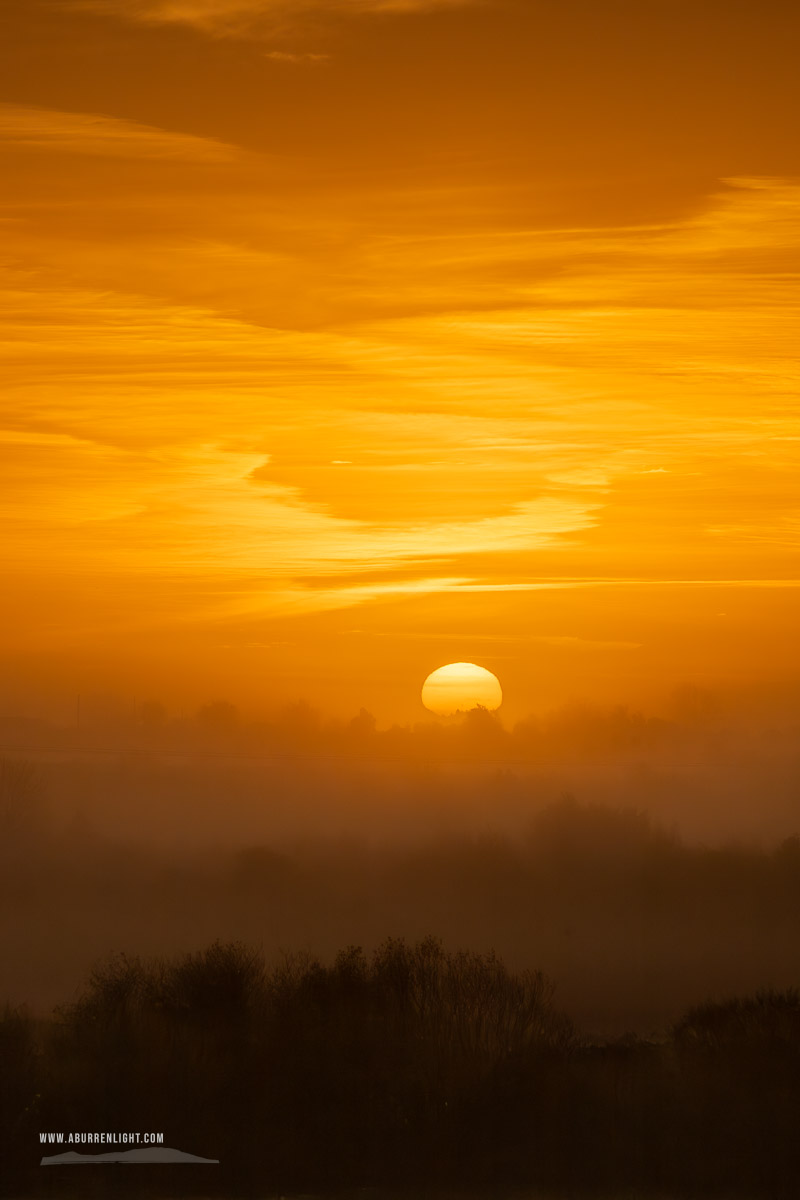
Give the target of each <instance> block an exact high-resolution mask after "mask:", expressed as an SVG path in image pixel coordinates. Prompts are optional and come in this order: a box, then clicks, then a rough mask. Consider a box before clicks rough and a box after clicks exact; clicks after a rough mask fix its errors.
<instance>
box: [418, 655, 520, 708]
mask: <svg viewBox="0 0 800 1200" xmlns="http://www.w3.org/2000/svg"><path fill="white" fill-rule="evenodd" d="M422 703H423V704H424V705H425V707H426V708H427V709H428V710H429V711H430V712H434V713H436V714H437V715H438V716H440V717H450V716H452V715H453V713H457V712H468V711H469V710H470V709H471V708H477V707H478V705H480V706H481V707H482V708H488V709H489V710H490V711H491V712H493V711H494V710H495V709H496V708H499V707H500V705H501V704H502V703H503V691H502V688H501V687H500V681H499V679H498V678H497V676H496V675H493V674H492V672H491V671H487V670H486V668H485V667H476V666H475V664H474V663H448V664H447V666H446V667H439V669H438V670H437V671H432V672H431V674H430V675H429V676H428V678H427V679H426V680H425V682H424V684H423V685H422Z"/></svg>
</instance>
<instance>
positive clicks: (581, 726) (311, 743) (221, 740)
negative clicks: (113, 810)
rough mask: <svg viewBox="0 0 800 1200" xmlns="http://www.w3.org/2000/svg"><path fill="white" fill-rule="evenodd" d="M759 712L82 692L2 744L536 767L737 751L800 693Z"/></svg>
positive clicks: (797, 714) (685, 697) (783, 728)
mask: <svg viewBox="0 0 800 1200" xmlns="http://www.w3.org/2000/svg"><path fill="white" fill-rule="evenodd" d="M781 699H782V701H783V703H781V704H780V705H778V704H777V703H775V704H773V706H772V707H771V708H767V709H766V710H765V711H761V710H760V708H759V707H758V705H754V706H749V705H747V704H746V703H744V702H739V703H738V704H737V703H736V702H735V701H734V700H733V699H732V698H731V697H723V696H721V695H717V694H715V693H712V692H706V691H704V690H702V689H699V688H695V687H691V686H684V687H681V688H678V689H676V690H675V692H674V693H673V694H672V696H670V697H669V698H667V699H666V700H665V701H664V702H663V703H662V706H661V707H662V711H661V713H660V714H658V715H656V714H654V713H650V714H648V713H645V712H643V711H640V710H638V709H636V708H631V707H630V706H629V705H625V704H616V705H612V706H603V705H598V704H591V703H588V702H579V701H574V702H570V703H567V704H564V705H562V706H561V707H559V708H555V709H552V710H550V711H549V712H544V713H541V714H539V715H530V716H527V717H525V718H524V719H522V720H518V721H516V722H514V723H513V724H509V723H507V722H506V721H505V720H504V719H503V717H502V716H501V714H499V713H491V712H488V711H487V710H486V709H484V708H481V707H477V708H475V709H472V710H471V711H469V712H465V713H461V714H458V715H457V716H456V717H453V718H449V719H446V720H442V719H440V718H434V717H432V716H430V715H428V716H426V717H425V718H423V719H421V720H418V721H416V722H414V723H411V724H406V725H398V724H394V725H392V726H391V727H389V728H379V727H378V722H377V720H376V717H375V716H374V715H373V714H372V713H371V712H369V711H367V710H366V709H364V708H362V709H361V710H360V711H359V713H358V714H356V715H354V716H353V717H352V718H350V719H349V720H348V719H341V718H335V717H330V716H327V715H325V714H323V713H322V712H320V711H319V710H317V709H315V708H313V707H312V706H311V705H309V704H308V703H306V702H305V701H298V702H295V703H291V704H285V705H283V706H282V707H280V708H276V709H275V711H274V712H273V713H271V714H270V715H269V717H267V718H253V717H250V716H247V715H245V714H243V713H242V712H241V711H240V710H239V708H237V706H236V705H235V704H232V703H230V702H229V701H227V700H215V701H212V702H209V703H206V704H201V705H199V706H198V707H197V708H195V709H194V710H193V711H185V712H182V713H180V714H176V713H174V712H172V713H170V712H168V711H167V709H166V708H165V707H164V705H163V704H161V703H160V702H158V701H153V700H151V701H146V702H144V703H141V702H139V703H133V704H131V703H130V702H127V701H123V700H121V699H119V698H113V697H97V698H94V699H92V698H91V697H89V698H84V699H83V701H82V703H81V706H80V710H79V711H78V710H76V713H75V714H74V715H73V716H71V719H70V720H68V721H66V722H64V723H55V722H52V721H48V720H45V719H43V718H32V717H23V716H9V715H0V743H2V744H3V745H4V746H5V747H8V748H16V749H17V750H19V751H31V752H35V751H37V750H55V751H58V750H65V751H70V750H75V749H79V748H81V747H83V748H85V749H87V750H89V751H91V750H93V749H94V750H98V749H102V750H106V751H113V750H117V751H120V750H127V751H135V752H141V753H150V752H152V753H155V754H158V753H159V752H165V753H182V752H184V753H190V754H198V753H200V754H204V755H206V756H214V755H219V756H225V755H230V756H237V755H240V756H244V757H246V756H259V755H261V756H264V757H270V756H273V757H277V758H281V757H283V758H289V757H292V756H317V757H332V758H340V759H344V760H348V759H356V760H359V759H363V758H367V759H374V760H376V761H381V760H385V761H389V762H397V761H400V762H408V763H413V762H428V761H436V762H448V761H455V762H461V761H463V760H464V759H465V758H466V760H467V761H475V762H487V761H488V762H492V761H496V760H498V759H501V760H502V761H503V762H508V763H515V762H516V763H530V762H540V761H547V760H552V759H556V760H558V759H561V758H563V757H564V756H565V755H567V756H569V757H571V758H573V757H578V758H579V759H586V758H588V759H593V758H595V757H600V758H603V757H605V756H609V755H610V756H616V755H623V756H624V755H628V754H636V753H641V752H643V751H650V752H657V753H658V752H661V753H671V752H675V751H679V750H681V749H683V750H687V749H689V750H691V749H692V748H695V749H697V748H702V750H703V751H704V752H708V751H714V750H719V751H721V750H723V749H725V748H728V749H731V750H734V751H735V750H736V749H737V747H738V748H741V746H742V742H743V740H744V741H746V742H748V743H752V744H753V745H754V746H760V747H765V746H771V747H773V748H774V747H781V746H783V745H784V744H785V743H786V742H787V740H789V739H791V738H793V737H794V738H796V736H797V733H798V730H800V698H798V696H797V695H796V694H792V695H791V697H789V698H788V699H787V698H786V697H781Z"/></svg>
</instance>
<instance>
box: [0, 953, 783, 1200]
mask: <svg viewBox="0 0 800 1200" xmlns="http://www.w3.org/2000/svg"><path fill="white" fill-rule="evenodd" d="M0 1050H1V1051H2V1059H3V1064H4V1070H3V1073H2V1075H1V1076H0V1143H2V1144H1V1145H0V1155H2V1158H3V1161H4V1165H5V1168H6V1169H5V1174H4V1179H5V1186H6V1189H7V1191H8V1192H9V1193H11V1194H14V1195H24V1194H32V1193H41V1194H44V1192H42V1188H44V1187H46V1188H47V1189H48V1190H47V1194H52V1188H54V1187H55V1188H57V1189H60V1190H61V1191H62V1194H63V1193H64V1192H68V1193H74V1194H79V1193H80V1192H81V1189H82V1188H85V1187H86V1186H89V1184H88V1183H87V1177H86V1175H85V1174H84V1170H85V1169H84V1168H80V1173H78V1169H77V1168H48V1171H47V1179H46V1181H43V1176H42V1172H41V1170H40V1169H39V1168H38V1167H37V1166H36V1165H35V1164H36V1163H37V1162H38V1157H39V1155H40V1154H41V1153H48V1152H52V1151H51V1150H45V1151H43V1150H42V1148H41V1146H40V1144H39V1136H38V1135H39V1131H40V1130H45V1131H46V1130H69V1129H74V1130H83V1131H87V1130H142V1129H148V1130H163V1131H164V1132H165V1134H166V1144H168V1145H171V1146H173V1147H175V1148H179V1149H182V1150H186V1151H188V1152H190V1153H196V1154H199V1155H202V1156H204V1157H213V1158H219V1159H220V1160H221V1165H220V1167H219V1168H218V1169H217V1168H215V1169H214V1172H212V1173H211V1174H209V1173H208V1172H209V1171H210V1170H211V1169H210V1168H204V1169H202V1170H201V1169H200V1168H192V1169H187V1168H185V1167H181V1168H168V1167H148V1168H146V1170H147V1172H148V1177H147V1190H148V1194H153V1189H155V1191H156V1192H158V1191H160V1192H161V1194H170V1195H177V1194H188V1195H196V1194H198V1193H201V1192H205V1191H207V1190H210V1191H213V1192H216V1193H217V1194H220V1195H224V1196H227V1197H230V1196H235V1195H245V1194H253V1195H260V1196H264V1195H277V1194H279V1193H292V1192H295V1193H297V1192H309V1191H311V1192H322V1193H334V1192H341V1191H342V1190H343V1189H356V1188H387V1189H393V1192H392V1194H397V1192H398V1190H399V1191H400V1192H402V1190H403V1189H407V1191H408V1193H409V1194H413V1195H419V1193H420V1190H421V1189H427V1190H430V1192H432V1193H434V1194H435V1193H436V1190H437V1189H440V1190H441V1194H445V1193H446V1194H452V1189H456V1190H459V1191H463V1192H464V1193H467V1192H474V1193H475V1192H485V1193H486V1194H491V1195H492V1196H493V1197H497V1196H498V1195H510V1194H512V1193H513V1192H515V1191H516V1189H520V1188H525V1189H542V1191H543V1193H544V1194H548V1195H554V1196H565V1197H566V1196H572V1197H575V1196H583V1195H586V1196H590V1195H598V1196H602V1195H606V1196H607V1195H615V1196H616V1195H621V1194H624V1195H640V1196H654V1197H655V1196H663V1195H670V1196H673V1197H684V1196H685V1197H698V1196H704V1197H705V1196H714V1197H720V1198H722V1197H732V1196H741V1197H747V1198H750V1200H752V1198H753V1197H765V1198H771V1197H775V1198H776V1200H778V1198H780V1200H783V1198H784V1197H785V1198H786V1200H788V1198H789V1197H795V1196H796V1195H797V1185H798V1182H799V1181H800V1139H798V1137H797V1130H798V1122H799V1121H800V996H798V993H797V992H796V991H791V990H789V991H784V992H774V991H773V992H762V993H760V994H757V995H755V996H753V997H750V998H745V999H737V1000H731V1001H728V1002H725V1003H713V1004H712V1003H707V1004H703V1005H701V1006H699V1007H695V1008H693V1009H691V1010H690V1011H688V1012H687V1013H686V1014H685V1015H684V1016H683V1017H682V1018H681V1019H680V1020H679V1021H678V1022H677V1023H676V1024H674V1025H673V1026H672V1027H671V1028H669V1029H668V1030H667V1031H665V1033H664V1034H663V1036H661V1037H660V1038H658V1039H656V1040H652V1039H651V1040H640V1039H637V1038H635V1037H632V1036H629V1037H626V1038H622V1039H619V1040H616V1041H612V1042H605V1043H597V1042H592V1041H591V1040H587V1039H585V1038H581V1037H579V1036H578V1035H577V1034H576V1032H575V1030H574V1028H573V1027H572V1025H571V1023H570V1021H569V1019H568V1018H567V1017H566V1016H565V1015H564V1014H563V1013H562V1012H560V1011H559V1010H558V1008H557V1007H556V1005H555V1004H554V1000H553V989H552V985H551V984H550V983H549V981H548V980H547V979H546V978H545V977H544V976H543V975H542V974H541V973H540V972H538V971H534V970H520V971H513V970H510V969H508V968H507V967H506V966H505V965H504V963H503V962H502V961H501V960H500V959H499V958H498V957H497V956H496V955H495V954H493V953H483V954H478V953H474V952H471V951H447V950H445V949H444V947H443V946H442V945H441V943H440V942H438V941H437V940H436V939H434V938H430V937H428V938H425V939H423V940H421V941H419V942H417V943H407V942H406V941H404V940H403V939H397V938H395V939H390V940H388V941H385V942H384V943H382V944H381V945H380V946H378V947H377V949H376V950H375V951H374V952H373V953H372V954H366V953H364V952H363V951H362V950H361V949H360V948H358V947H355V946H351V947H348V948H347V949H345V950H343V951H341V952H340V953H339V954H338V955H337V956H336V957H335V959H334V960H333V961H332V963H329V964H326V963H324V962H322V961H320V960H319V959H317V958H315V957H313V956H309V955H287V956H286V957H284V959H283V960H282V961H280V962H278V963H276V964H272V965H268V964H267V963H266V962H265V960H264V958H263V957H262V955H261V954H260V953H259V952H257V951H256V950H254V949H253V948H251V947H248V946H246V945H242V944H238V943H228V944H224V943H220V942H217V943H214V944H212V945H211V946H210V947H208V948H207V949H206V950H204V951H202V952H199V953H194V954H182V955H178V956H175V957H172V958H168V959H157V960H148V961H143V960H140V959H139V958H136V957H126V956H125V955H118V956H116V957H113V958H111V959H107V960H106V961H105V962H104V963H102V964H101V965H99V966H97V967H96V968H95V970H94V971H93V972H92V974H91V976H90V978H89V980H88V982H87V983H86V985H85V986H84V988H83V990H82V992H81V994H80V995H79V997H78V998H77V999H76V1000H75V1001H73V1002H72V1003H70V1004H66V1005H64V1006H62V1007H61V1008H59V1009H57V1010H56V1012H55V1013H54V1014H53V1016H52V1017H51V1018H50V1019H47V1020H38V1021H37V1020H34V1019H33V1018H31V1017H29V1016H27V1015H26V1014H25V1013H24V1012H22V1011H16V1012H14V1011H7V1012H6V1013H5V1015H4V1017H3V1018H2V1021H0ZM112 1169H113V1170H114V1172H115V1174H114V1180H113V1182H114V1185H115V1186H116V1184H117V1181H118V1180H119V1179H120V1176H119V1172H120V1170H121V1169H120V1168H111V1169H109V1168H105V1170H112ZM143 1169H144V1168H139V1169H138V1170H139V1171H141V1170H143ZM132 1170H136V1169H135V1168H127V1169H126V1171H132ZM51 1172H52V1173H51ZM198 1172H199V1173H200V1174H199V1175H198ZM104 1179H106V1180H107V1179H108V1177H104ZM123 1186H125V1187H128V1188H129V1187H131V1186H133V1180H132V1178H131V1177H129V1176H127V1175H126V1178H125V1182H124V1185H123V1182H121V1181H120V1187H121V1188H123ZM135 1186H137V1187H139V1188H142V1187H143V1186H144V1185H143V1182H142V1179H141V1176H138V1177H137V1180H136V1185H135ZM106 1194H107V1193H106Z"/></svg>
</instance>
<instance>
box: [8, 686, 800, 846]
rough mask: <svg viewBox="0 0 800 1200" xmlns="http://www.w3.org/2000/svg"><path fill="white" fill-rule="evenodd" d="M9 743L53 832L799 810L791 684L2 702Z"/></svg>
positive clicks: (142, 833) (798, 734)
mask: <svg viewBox="0 0 800 1200" xmlns="http://www.w3.org/2000/svg"><path fill="white" fill-rule="evenodd" d="M0 754H5V755H6V756H7V757H9V758H10V759H20V758H22V759H25V760H28V761H31V762H33V763H35V764H36V769H37V775H38V779H39V782H40V784H41V789H40V790H41V793H42V804H43V805H44V806H45V807H46V827H47V829H48V830H50V831H51V832H56V831H61V832H64V831H66V830H67V829H70V828H72V827H74V826H76V825H77V826H80V827H81V828H82V829H83V830H84V832H85V834H86V836H87V837H89V836H93V835H102V836H104V837H107V838H112V839H122V840H125V841H141V842H143V843H145V844H146V845H149V846H153V845H160V846H171V847H174V848H176V849H182V850H185V849H187V848H190V847H191V848H200V847H202V846H214V847H217V848H218V847H220V846H223V845H225V846H228V847H230V848H237V847H242V846H246V845H249V844H251V843H253V842H254V841H256V842H257V841H262V840H268V841H269V842H270V843H275V842H278V843H281V844H285V843H287V842H291V841H292V840H293V839H296V838H308V837H325V838H329V837H332V836H335V837H341V836H344V837H351V836H357V837H358V838H360V839H366V840H369V841H372V842H373V843H378V842H382V841H392V842H397V841H398V840H417V839H419V838H420V837H424V838H427V837H430V836H431V835H435V834H444V833H459V834H462V833H469V832H472V833H478V832H483V831H486V830H493V831H497V832H503V833H507V834H509V835H511V834H514V835H517V834H520V833H522V834H524V833H525V831H526V830H527V828H528V826H529V824H530V821H531V819H532V818H534V817H535V815H536V813H537V812H539V811H540V810H541V808H542V807H543V806H545V805H547V804H549V803H551V802H552V801H553V800H554V799H555V798H556V797H558V796H559V795H562V794H564V793H571V794H574V795H577V796H578V797H579V798H580V799H581V800H583V801H585V802H592V803H599V804H604V805H611V806H620V805H621V806H631V807H635V808H637V809H641V810H642V811H644V812H646V813H648V815H650V816H651V817H652V818H653V819H654V820H656V821H657V822H659V823H661V824H663V825H665V826H667V827H671V826H673V825H675V826H677V828H678V829H679V831H680V833H681V835H682V836H683V837H684V838H686V839H687V840H689V841H706V842H712V843H719V842H727V841H731V840H744V841H748V842H749V841H754V842H761V843H764V844H769V843H774V842H776V841H779V840H781V839H782V838H785V837H787V836H791V835H792V834H794V833H795V832H796V831H797V829H798V824H800V820H799V817H798V814H799V812H800V806H799V804H798V802H799V801H800V690H798V688H791V687H785V688H783V689H778V688H772V689H762V691H761V692H755V691H750V692H749V693H748V692H739V693H735V692H733V691H730V690H729V691H728V692H719V693H714V692H710V691H703V690H700V689H698V688H695V687H691V686H686V687H683V688H680V689H678V690H677V691H676V692H674V693H673V694H672V695H670V696H669V697H667V698H666V699H665V700H664V701H663V702H662V703H661V704H660V706H659V707H658V711H657V712H653V713H645V712H640V711H636V710H633V709H631V708H627V707H614V708H608V709H603V708H598V707H591V706H588V705H585V704H578V703H575V704H570V705H567V706H566V707H563V708H561V709H558V710H555V711H553V712H549V713H545V714H542V715H540V716H531V717H529V718H528V719H526V720H524V721H521V722H519V723H517V724H516V725H514V726H513V727H509V726H507V725H506V724H504V722H503V719H502V718H501V717H499V716H497V715H494V714H490V713H488V712H486V711H485V710H474V711H473V712H470V713H467V714H464V715H461V716H458V717H456V718H451V719H449V720H441V719H435V718H430V719H428V720H425V721H422V722H420V723H418V724H416V725H413V726H405V727H401V726H393V727H391V728H389V729H380V728H379V727H378V725H377V722H376V720H375V718H374V717H373V716H372V715H371V714H370V713H368V712H366V711H365V710H363V709H362V710H361V712H360V713H359V714H358V715H357V716H355V717H353V719H352V720H350V721H346V722H342V721H337V720H331V719H327V718H325V717H324V716H323V715H322V714H320V713H318V712H316V711H315V710H314V709H312V708H311V707H309V706H308V705H307V704H305V703H302V702H301V703H297V704H292V705H288V706H285V707H284V708H282V709H280V710H278V711H276V712H275V713H274V714H272V716H271V717H270V718H269V719H267V720H259V721H255V720H249V719H247V718H246V717H245V716H243V715H242V714H241V713H240V712H239V711H238V709H237V708H236V707H235V706H234V705H233V704H231V703H229V702H227V701H215V702H211V703H207V704H203V705H201V706H200V707H199V708H198V709H197V711H196V712H195V713H194V714H193V715H191V716H185V715H183V716H174V715H170V714H168V713H167V711H166V710H165V709H164V707H163V706H162V705H160V704H159V703H157V702H155V701H151V702H147V703H144V704H138V705H133V706H132V705H125V704H123V702H122V701H120V700H118V699H114V698H109V697H105V698H94V699H92V698H84V699H83V700H82V702H81V705H80V709H77V708H76V713H75V724H74V725H73V726H72V727H66V726H56V725H52V724H48V723H46V722H44V721H41V720H33V719H28V718H22V717H4V718H3V717H0ZM14 819H16V818H12V822H13V820H14Z"/></svg>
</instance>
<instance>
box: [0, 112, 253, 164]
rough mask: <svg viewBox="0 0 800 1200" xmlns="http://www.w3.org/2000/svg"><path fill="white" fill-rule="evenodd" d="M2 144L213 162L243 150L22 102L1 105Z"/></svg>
mask: <svg viewBox="0 0 800 1200" xmlns="http://www.w3.org/2000/svg"><path fill="white" fill-rule="evenodd" d="M0 146H3V147H4V148H5V149H6V150H15V149H18V150H32V151H39V152H44V153H47V154H53V153H59V152H60V153H64V154H80V155H88V156H91V157H99V158H140V159H160V160H169V161H173V162H174V161H179V162H195V163H209V164H223V163H229V162H233V161H234V160H235V159H237V158H238V157H240V155H241V151H239V150H238V149H237V148H236V147H234V146H229V145H227V144H226V143H225V142H221V141H218V140H216V139H214V138H201V137H193V136H192V135H191V134H185V133H171V132H169V131H167V130H164V129H158V128H156V127H154V126H151V125H140V124H138V123H137V122H135V121H126V120H120V119H119V118H117V117H108V116H103V115H101V114H98V113H80V112H59V111H56V110H54V109H47V108H33V107H28V106H25V105H20V104H0Z"/></svg>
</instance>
